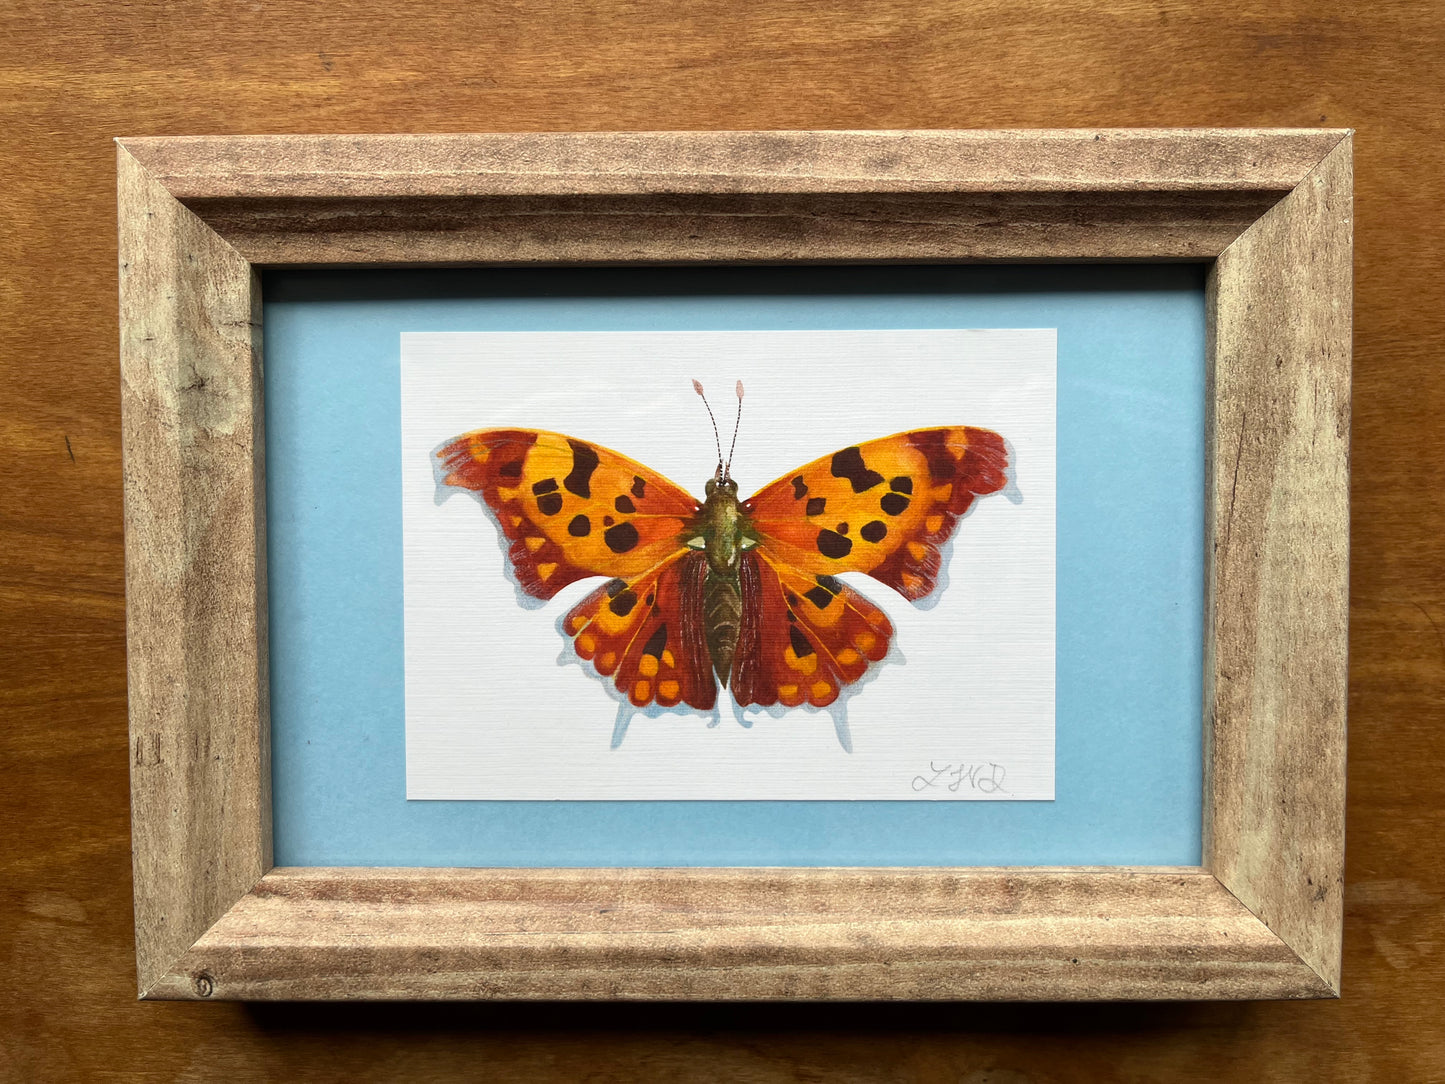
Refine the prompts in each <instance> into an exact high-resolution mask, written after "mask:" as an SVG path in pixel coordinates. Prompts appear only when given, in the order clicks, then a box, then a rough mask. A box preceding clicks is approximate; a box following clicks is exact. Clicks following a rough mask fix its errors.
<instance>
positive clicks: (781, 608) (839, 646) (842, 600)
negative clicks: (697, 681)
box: [728, 546, 893, 708]
mask: <svg viewBox="0 0 1445 1084" xmlns="http://www.w3.org/2000/svg"><path fill="white" fill-rule="evenodd" d="M739 586H740V587H741V590H742V622H741V625H740V627H739V629H738V644H737V649H736V651H735V652H734V654H733V668H732V673H731V675H730V676H729V681H728V684H729V686H730V687H731V688H732V693H733V698H734V699H735V700H737V702H738V703H739V704H761V705H763V706H765V707H766V706H770V705H773V704H782V705H783V706H784V707H789V708H791V707H796V706H797V705H799V704H811V705H813V706H814V707H826V706H827V705H829V704H831V703H832V702H833V701H834V700H836V699H838V694H839V692H841V691H842V687H843V686H844V685H850V684H852V683H853V682H855V681H857V680H858V679H859V678H861V677H862V676H863V674H864V673H865V672H866V671H867V669H868V666H869V664H870V663H873V662H877V661H878V660H880V659H882V658H883V656H884V655H886V654H888V643H889V641H890V640H891V638H892V636H893V625H892V624H891V623H890V622H889V620H888V618H887V616H886V615H885V614H884V613H883V611H882V610H880V609H878V607H876V606H874V605H873V604H872V603H871V602H869V601H868V600H867V599H866V598H864V597H863V596H862V595H861V594H859V593H858V592H857V591H854V590H853V589H852V588H851V587H849V586H848V585H847V584H844V583H840V582H839V581H838V580H835V579H834V578H833V577H831V576H828V575H808V574H806V573H802V572H799V571H798V570H796V569H793V568H789V567H788V566H786V565H782V564H778V563H776V562H774V561H773V560H771V559H770V557H769V555H768V553H767V550H766V547H762V546H760V547H757V548H755V549H752V550H749V551H747V552H746V553H744V554H743V555H742V560H741V567H740V570H739Z"/></svg>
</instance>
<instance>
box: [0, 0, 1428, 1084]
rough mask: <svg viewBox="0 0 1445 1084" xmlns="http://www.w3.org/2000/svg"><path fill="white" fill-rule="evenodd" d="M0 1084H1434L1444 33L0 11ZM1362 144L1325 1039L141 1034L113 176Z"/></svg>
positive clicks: (1420, 19)
mask: <svg viewBox="0 0 1445 1084" xmlns="http://www.w3.org/2000/svg"><path fill="white" fill-rule="evenodd" d="M0 41H3V42H4V43H5V46H4V48H3V50H0V85H3V91H0V118H3V127H0V130H3V131H4V132H5V133H6V135H7V137H8V138H7V139H6V141H5V145H4V148H3V150H0V155H3V161H4V174H3V177H4V180H3V183H0V261H3V262H0V479H3V480H0V675H3V682H0V688H3V694H0V695H3V699H0V705H3V709H0V719H3V724H0V780H3V783H0V873H3V880H0V961H3V963H4V964H5V965H6V966H7V968H8V971H7V974H8V977H9V987H10V989H9V994H8V997H7V998H5V999H4V1001H3V1003H0V1079H4V1080H11V1079H13V1080H17V1081H20V1080H26V1081H29V1080H49V1079H87V1080H104V1079H113V1078H130V1077H138V1078H143V1079H155V1080H172V1079H187V1080H190V1079H200V1078H209V1079H215V1080H233V1079H251V1078H254V1079H306V1080H326V1079H333V1078H334V1079H343V1078H345V1079H377V1080H389V1079H400V1078H402V1077H407V1078H410V1079H449V1078H451V1077H457V1078H478V1077H482V1078H486V1079H492V1080H526V1081H547V1080H558V1081H561V1080H580V1079H589V1080H619V1081H621V1080H633V1079H664V1080H682V1079H699V1080H722V1079H728V1080H756V1081H775V1080H776V1081H787V1080H830V1081H832V1080H841V1081H850V1080H858V1081H863V1080H868V1081H874V1080H919V1081H934V1080H937V1081H950V1082H954V1081H960V1080H962V1081H975V1082H982V1081H993V1082H996V1084H1004V1082H1015V1081H1016V1082H1023V1081H1035V1080H1039V1081H1042V1080H1047V1081H1072V1080H1104V1081H1109V1080H1139V1079H1166V1080H1169V1079H1185V1078H1192V1077H1196V1076H1208V1077H1209V1078H1211V1079H1213V1080H1217V1081H1230V1080H1241V1081H1254V1080H1257V1079H1270V1080H1305V1079H1310V1080H1319V1079H1324V1080H1351V1081H1356V1080H1371V1079H1380V1080H1388V1081H1396V1080H1398V1081H1401V1082H1404V1081H1417V1080H1428V1079H1442V1078H1445V1030H1442V1029H1441V1028H1440V1027H1439V1026H1438V1020H1437V1018H1438V1015H1439V1013H1440V1011H1441V1009H1440V1003H1441V1001H1442V996H1445V981H1442V979H1445V426H1442V424H1441V420H1440V418H1441V413H1442V410H1445V365H1442V359H1445V288H1442V281H1445V279H1442V270H1441V269H1442V266H1445V214H1442V212H1441V210H1440V208H1439V207H1438V202H1439V198H1440V196H1441V187H1442V186H1441V182H1440V177H1441V175H1442V172H1445V170H1442V166H1445V94H1442V88H1445V74H1442V66H1441V64H1440V62H1439V58H1440V55H1441V53H1442V50H1445V5H1440V4H1435V5H1423V4H1413V5H1410V4H1403V3H1398V2H1394V3H1385V4H1383V5H1379V4H1377V5H1373V6H1369V7H1360V8H1357V7H1356V6H1355V5H1346V4H1335V5H1328V4H1326V5H1321V4H1305V3H1302V2H1300V0H1281V2H1277V3H1272V4H1268V5H1250V6H1246V5H1244V4H1241V3H1238V2H1237V0H1228V2H1226V4H1225V5H1224V6H1223V7H1220V6H1219V5H1195V4H1179V3H1172V2H1164V3H1151V4H1144V3H1123V2H1117V0H1116V2H1114V3H1111V4H1098V5H1094V6H1093V7H1088V6H1085V5H1083V4H1069V3H1064V2H1061V0H1041V2H1040V3H1037V4H1033V5H1017V4H1009V5H1003V4H997V3H986V2H982V0H974V2H972V3H967V2H948V0H850V2H841V3H834V4H828V5H824V4H821V3H815V2H800V3H794V4H788V5H784V4H781V3H779V4H773V5H765V4H745V3H737V2H717V0H692V2H690V3H687V4H675V5H663V4H637V3H630V2H626V0H610V2H604V3H600V4H596V5H584V4H577V3H559V2H552V3H539V4H535V5H529V6H527V7H525V8H524V7H523V6H520V5H514V4H505V3H501V2H498V0H480V2H477V3H471V2H466V0H433V2H430V3H427V4H425V5H421V6H417V7H414V8H411V9H408V10H407V11H405V13H404V14H403V13H402V9H400V8H397V7H395V6H394V5H382V4H379V3H376V2H375V0H359V2H350V3H347V4H344V5H340V4H338V5H331V6H328V5H320V4H314V3H309V2H301V0H283V2H270V0H254V2H249V3H235V4H230V5H225V6H221V5H214V4H199V3H194V2H178V3H172V4H166V5H161V4H143V3H136V2H131V3H125V2H117V0H97V2H93V3H89V4H72V5H62V4H55V5H50V4H39V3H34V2H30V0H12V2H11V3H10V4H8V5H6V6H5V7H4V9H3V10H0ZM1093 125H1100V126H1103V125H1160V126H1164V125H1280V126H1308V125H1319V126H1330V127H1345V126H1352V127H1355V128H1357V129H1358V134H1357V136H1356V143H1355V155H1356V193H1357V195H1356V210H1357V215H1356V252H1357V262H1356V271H1357V276H1358V277H1357V291H1356V319H1355V327H1356V340H1355V342H1356V346H1355V351H1356V352H1355V415H1354V449H1355V455H1354V479H1355V485H1354V491H1353V495H1354V518H1353V528H1354V563H1353V595H1352V607H1351V617H1352V635H1351V654H1352V682H1351V698H1350V713H1351V750H1350V788H1351V789H1350V816H1349V866H1348V870H1347V890H1346V892H1347V895H1346V923H1347V924H1346V931H1345V968H1344V998H1343V1000H1341V1001H1339V1002H1316V1003H1303V1004H1229V1005H1155V1006H1112V1005H1102V1006H1085V1007H1079V1006H1038V1005H1032V1006H982V1007H980V1006H957V1007H950V1006H942V1007H940V1006H933V1007H922V1008H920V1007H914V1006H839V1005H819V1006H786V1007H776V1006H761V1007H759V1006H753V1007H714V1006H668V1005H664V1006H657V1005H612V1006H608V1005H602V1006H599V1005H581V1006H551V1005H543V1006H535V1005H534V1006H520V1007H497V1006H488V1005H480V1006H425V1005H413V1006H401V1007H396V1006H367V1005H339V1006H290V1005H271V1006H261V1007H246V1006H240V1005H227V1004H200V1005H195V1004H140V1003H137V1002H136V1001H135V1000H134V990H135V987H134V964H133V958H132V940H131V914H130V903H131V897H130V852H129V821H128V797H129V792H128V785H127V752H126V750H127V744H126V706H125V667H124V662H125V658H124V653H125V641H124V631H125V621H124V599H123V591H122V578H121V569H122V552H121V551H122V538H121V513H120V488H121V465H120V445H119V390H118V375H117V332H116V319H117V318H116V266H115V263H116V250H115V195H114V193H115V173H114V151H113V148H112V145H111V142H110V140H111V138H112V137H113V136H116V135H123V134H124V135H140V134H171V133H177V134H179V133H186V134H193V133H203V132H318V131H331V132H347V131H417V132H423V131H440V132H446V131H486V130H524V129H539V130H562V129H638V128H704V129H711V128H875V127H898V128H906V127H940V128H947V127H1070V126H1093Z"/></svg>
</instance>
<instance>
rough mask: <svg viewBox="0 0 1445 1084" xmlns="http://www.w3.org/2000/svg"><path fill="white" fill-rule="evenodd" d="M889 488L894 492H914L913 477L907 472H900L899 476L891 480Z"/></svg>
mask: <svg viewBox="0 0 1445 1084" xmlns="http://www.w3.org/2000/svg"><path fill="white" fill-rule="evenodd" d="M888 488H889V489H891V490H893V492H894V493H912V492H913V479H912V478H910V477H908V475H906V474H900V475H899V476H898V477H897V478H894V479H891V480H890V481H889V483H888Z"/></svg>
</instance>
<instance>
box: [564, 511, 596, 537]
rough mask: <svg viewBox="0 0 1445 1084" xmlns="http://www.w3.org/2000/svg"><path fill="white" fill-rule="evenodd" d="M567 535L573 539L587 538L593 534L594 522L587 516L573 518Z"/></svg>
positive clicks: (568, 525)
mask: <svg viewBox="0 0 1445 1084" xmlns="http://www.w3.org/2000/svg"><path fill="white" fill-rule="evenodd" d="M567 533H568V534H570V535H571V536H572V537H573V538H586V537H587V536H588V535H589V534H591V533H592V521H591V520H590V519H588V518H587V517H586V516H573V517H572V522H571V523H569V524H567Z"/></svg>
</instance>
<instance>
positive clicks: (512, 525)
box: [436, 429, 699, 598]
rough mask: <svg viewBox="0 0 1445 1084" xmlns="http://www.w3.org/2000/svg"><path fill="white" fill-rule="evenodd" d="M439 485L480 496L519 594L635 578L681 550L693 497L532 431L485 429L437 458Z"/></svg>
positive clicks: (618, 459) (583, 445)
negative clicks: (500, 536) (501, 537)
mask: <svg viewBox="0 0 1445 1084" xmlns="http://www.w3.org/2000/svg"><path fill="white" fill-rule="evenodd" d="M436 458H437V462H438V476H439V478H440V480H441V482H442V484H444V485H449V486H457V487H459V488H462V489H470V490H474V491H476V492H477V493H480V494H481V496H482V499H483V500H484V501H485V502H486V504H487V506H488V507H489V508H490V509H491V510H492V512H493V513H494V514H495V515H496V517H497V522H498V523H499V524H500V526H501V528H502V531H503V533H504V534H505V535H506V536H507V538H508V539H509V540H510V542H511V543H512V545H511V548H510V551H509V556H510V557H511V560H512V566H513V568H514V570H515V572H516V576H517V581H518V583H520V584H521V585H522V588H523V590H525V591H526V592H527V593H528V594H530V595H533V596H535V597H537V598H551V597H552V596H553V595H555V594H556V593H557V592H558V591H560V590H561V589H562V588H563V587H565V586H566V585H567V584H569V583H572V582H574V581H576V580H579V579H583V578H585V577H587V576H612V577H628V576H636V575H639V574H641V573H643V572H646V571H647V570H649V569H652V568H655V567H656V566H657V565H658V564H660V563H661V562H662V561H663V560H665V559H666V558H667V557H668V556H669V555H671V554H673V553H676V552H677V551H678V550H679V549H680V548H681V543H680V541H679V539H680V536H681V534H682V533H683V531H684V528H685V527H686V525H687V523H688V521H689V520H690V518H691V517H692V516H693V515H695V514H696V512H697V510H698V508H699V505H698V503H697V500H696V499H695V498H694V497H693V496H692V495H691V494H689V493H688V492H687V491H686V490H684V489H682V488H681V487H680V486H677V485H675V484H674V483H672V482H670V481H668V480H667V479H666V478H664V477H663V476H662V475H661V474H658V473H657V472H656V471H652V470H649V469H648V468H646V467H644V466H642V464H640V463H637V462H635V461H634V460H631V459H629V458H627V456H625V455H622V454H621V453H619V452H614V451H611V450H610V449H608V448H603V447H602V446H600V445H597V444H592V443H590V442H587V441H582V440H578V439H576V438H574V437H568V436H564V435H562V434H561V433H549V432H544V431H540V430H535V429H481V430H477V431H476V432H472V433H466V434H464V435H462V436H460V437H457V438H456V439H455V440H451V441H448V442H447V443H446V444H445V445H444V446H443V447H442V448H441V450H440V451H438V452H437V453H436Z"/></svg>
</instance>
